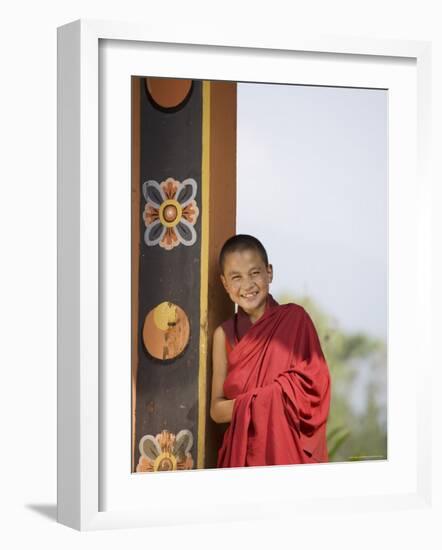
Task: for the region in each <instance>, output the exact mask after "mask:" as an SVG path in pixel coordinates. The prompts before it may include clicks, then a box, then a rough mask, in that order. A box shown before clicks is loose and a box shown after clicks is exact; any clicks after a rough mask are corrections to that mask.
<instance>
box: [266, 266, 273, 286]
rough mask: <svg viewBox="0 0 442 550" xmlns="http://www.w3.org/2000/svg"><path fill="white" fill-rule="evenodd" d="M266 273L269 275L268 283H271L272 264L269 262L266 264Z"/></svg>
mask: <svg viewBox="0 0 442 550" xmlns="http://www.w3.org/2000/svg"><path fill="white" fill-rule="evenodd" d="M267 274H268V276H269V283H271V282H272V281H273V266H272V264H269V265H268V266H267Z"/></svg>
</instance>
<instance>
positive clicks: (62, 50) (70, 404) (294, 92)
mask: <svg viewBox="0 0 442 550" xmlns="http://www.w3.org/2000/svg"><path fill="white" fill-rule="evenodd" d="M58 33H59V34H58V235H59V239H58V285H59V294H58V520H59V521H60V522H61V523H64V524H66V525H69V526H71V527H74V528H77V529H81V530H88V529H101V528H112V527H132V526H133V527H136V526H149V525H160V524H173V523H175V524H176V523H186V522H195V521H199V522H200V521H215V520H223V521H225V520H235V519H245V518H260V517H272V516H273V517H284V514H286V515H287V518H289V517H290V516H289V513H288V512H284V510H287V511H288V510H290V513H291V514H292V513H293V512H294V511H296V513H297V514H311V513H316V512H320V511H321V510H326V509H329V508H330V506H331V503H332V506H333V508H334V510H338V511H341V512H342V513H346V512H348V511H349V510H351V509H355V507H357V508H358V509H360V510H364V511H370V510H380V509H383V510H394V509H397V508H404V507H410V508H411V507H414V508H418V507H425V506H429V502H430V497H431V470H430V459H431V457H430V454H429V452H428V449H430V445H431V436H430V432H429V427H428V422H427V419H428V418H429V416H430V403H429V401H428V399H427V396H426V394H425V392H424V391H423V388H424V387H426V386H427V385H428V380H429V378H430V374H431V372H430V366H431V348H430V345H429V337H430V336H429V335H430V331H431V330H430V329H431V326H430V317H431V316H430V315H429V314H428V312H429V311H430V305H431V294H430V286H429V277H430V259H431V258H430V253H429V250H428V245H427V243H428V242H429V235H430V227H429V222H428V218H427V216H426V212H427V210H428V209H429V206H430V204H431V195H430V184H429V181H428V163H429V158H428V154H429V153H428V151H429V130H428V124H429V118H430V111H429V109H430V106H429V86H430V84H429V82H430V61H429V60H430V46H429V44H427V43H423V42H422V43H421V42H403V41H381V40H368V41H367V40H364V39H360V40H358V39H355V38H345V37H342V38H339V39H336V38H335V39H325V38H324V39H318V40H312V39H311V38H310V39H309V38H300V37H298V38H293V39H292V38H290V39H288V38H287V37H284V38H281V41H280V42H278V43H276V42H275V43H274V44H273V43H272V44H271V45H270V44H268V43H266V42H265V41H264V40H263V41H262V42H261V43H260V42H256V43H246V42H242V41H241V40H228V41H226V43H223V44H220V43H217V44H207V43H205V44H202V43H199V41H198V38H197V37H189V36H185V33H184V32H183V36H182V37H176V41H174V42H164V41H163V40H162V39H161V37H160V36H159V35H158V36H157V35H156V34H155V32H152V30H148V29H145V28H143V27H142V26H137V25H128V24H123V23H121V24H120V23H116V22H112V23H109V22H99V21H76V22H73V23H70V24H68V25H65V26H63V27H60V28H59V30H58ZM235 234H242V235H243V234H248V235H249V234H250V235H253V236H254V237H257V238H258V239H259V241H260V242H262V243H263V244H264V246H265V249H266V252H267V255H268V263H267V258H266V265H267V266H268V265H270V267H268V269H270V270H271V277H270V281H269V284H270V287H268V286H267V287H266V289H265V294H266V296H267V293H268V292H270V291H271V295H270V298H266V300H267V302H266V304H267V306H266V307H268V304H269V303H270V302H269V301H268V300H270V299H276V301H277V303H279V304H289V303H296V304H298V306H299V305H300V306H302V307H301V308H300V311H301V310H302V311H303V312H307V314H308V316H309V319H310V318H311V320H312V321H313V326H314V327H316V330H315V334H316V332H317V338H318V340H317V341H318V342H319V344H318V345H319V348H320V349H321V348H322V351H323V355H324V365H325V367H324V368H327V369H328V371H327V372H329V375H330V381H331V388H328V386H327V388H326V386H322V387H323V390H324V392H325V389H328V390H329V393H330V395H329V396H328V397H331V401H330V406H329V409H328V408H327V411H326V413H327V414H326V418H325V420H324V418H323V419H322V420H321V425H322V427H323V436H324V437H325V438H326V442H327V446H328V452H327V451H324V450H322V451H318V447H317V446H316V447H314V448H313V447H312V446H311V447H309V446H308V445H307V444H305V440H304V446H303V447H302V448H301V451H300V453H301V454H300V455H299V456H300V457H301V458H299V460H298V459H293V460H290V459H287V460H285V459H284V458H282V459H273V462H272V459H269V462H268V463H267V462H265V465H264V463H263V462H255V463H254V462H253V457H256V456H258V451H257V450H256V449H254V450H253V452H250V453H249V446H250V445H249V443H247V445H246V447H247V451H244V452H245V453H246V454H245V455H244V456H246V455H247V456H246V458H245V459H244V460H243V462H240V461H239V459H238V460H237V461H236V462H235V461H234V460H232V461H231V462H230V463H229V464H228V466H230V467H226V466H225V465H226V464H227V462H225V461H224V458H223V459H221V458H220V454H221V451H220V449H221V448H223V449H225V446H226V440H227V439H228V437H230V436H227V435H226V434H227V433H228V431H229V429H230V426H229V425H228V422H229V420H228V419H227V420H226V418H224V417H223V416H222V415H221V416H217V414H218V413H216V412H215V413H214V411H213V406H211V405H213V401H214V398H213V394H214V388H215V386H216V384H214V382H213V375H212V374H213V369H212V363H213V362H215V358H214V355H213V353H214V351H213V349H212V342H213V338H214V331H215V329H216V328H217V327H218V326H219V325H221V324H222V323H224V322H225V321H226V320H227V319H228V318H229V317H231V316H232V315H234V314H235V304H236V305H238V315H239V314H240V312H241V311H246V312H247V311H248V310H247V307H246V306H244V303H246V304H247V303H248V302H243V301H242V300H249V301H253V300H254V299H255V295H254V293H256V294H257V295H258V296H260V295H261V294H260V292H261V290H260V288H261V287H260V286H259V283H252V286H251V287H250V288H251V290H250V292H249V294H247V293H246V295H245V296H246V298H244V296H243V294H238V296H237V299H235V288H234V286H232V285H233V284H234V283H232V284H231V285H230V286H229V282H228V281H227V279H226V278H225V277H224V276H225V275H226V273H225V272H224V271H222V269H223V267H221V269H220V265H219V262H218V258H219V254H220V251H221V249H222V246H223V243H224V242H225V241H226V240H227V239H228V238H229V237H231V236H232V235H235ZM261 259H262V256H261ZM260 261H261V260H260ZM235 269H236V268H235ZM268 273H270V271H269V272H268ZM220 275H223V277H224V278H221V277H220ZM235 284H236V283H235ZM266 284H267V283H266ZM252 287H253V288H252ZM241 288H242V287H241ZM269 289H270V290H269ZM226 290H227V292H226ZM255 290H256V292H255ZM263 292H264V291H263ZM272 296H273V298H271V297H272ZM272 303H273V302H272ZM262 304H264V301H263V302H262ZM262 304H261V306H262ZM261 306H260V307H261ZM278 307H280V306H278ZM250 311H251V312H254V311H255V309H253V308H251V309H250ZM256 311H257V310H256ZM266 312H267V310H266ZM405 312H406V314H405ZM252 322H253V321H252ZM261 324H262V323H261ZM223 326H224V325H223ZM226 326H227V325H226ZM315 338H316V337H315ZM315 341H316V340H315ZM404 342H406V343H407V345H406V346H405V345H404ZM278 345H279V344H278ZM212 358H213V361H212ZM417 363H419V369H420V373H419V377H418V378H417V377H416V376H415V365H416V364H417ZM327 365H328V366H327ZM303 380H306V379H305V378H303ZM324 388H325V389H324ZM284 391H285V393H284V396H285V399H287V396H288V393H287V388H285V390H284ZM294 391H295V393H296V392H297V391H298V390H297V389H295V390H294ZM321 391H322V390H321ZM315 392H316V389H314V390H312V391H311V393H313V394H314V395H315V396H317V395H318V394H316V393H315ZM239 394H241V392H239ZM296 395H297V397H296V399H298V398H299V399H301V397H300V396H299V393H296ZM324 395H325V393H324ZM328 397H327V398H328ZM296 399H294V402H295V405H299V403H298V402H296ZM324 399H326V397H324ZM256 403H257V402H256V401H255V405H254V407H255V409H258V406H257V404H256ZM235 406H236V407H239V405H238V404H236V405H235ZM301 412H302V411H301ZM223 414H224V413H223ZM230 414H232V413H230ZM251 414H252V416H251V420H250V421H249V424H247V425H246V428H245V432H244V430H243V433H248V434H249V435H248V436H247V437H251V436H250V433H251V432H250V430H255V432H256V430H257V429H258V424H257V420H256V418H255V417H253V414H254V413H251ZM266 414H267V412H266ZM284 414H285V413H284ZM308 414H309V415H310V416H309V417H308V418H309V419H311V418H314V417H315V416H314V411H313V412H312V411H310V410H309V413H308ZM312 415H313V416H312ZM229 418H230V417H229ZM266 418H267V417H266ZM325 421H326V422H327V424H325V423H324V422H325ZM312 422H313V420H311V423H312ZM326 427H327V431H325V428H326ZM235 429H236V430H237V431H236V433H240V429H243V428H241V427H239V425H238V424H236V428H235ZM301 431H302V429H301ZM281 433H283V432H281ZM278 437H279V439H278V438H276V444H277V447H278V449H281V448H282V449H287V448H289V446H290V445H289V442H288V441H287V440H286V439H284V441H281V438H282V436H278ZM284 437H285V436H284ZM255 439H256V440H257V439H258V438H255ZM248 445H249V446H248ZM274 449H275V447H272V450H271V452H270V451H269V452H270V454H271V453H273V452H274V453H276V451H275V450H274ZM229 452H230V451H229ZM269 452H267V455H268V453H269ZM248 453H249V454H248ZM278 453H280V450H279V451H278ZM290 453H291V454H290ZM276 454H277V453H276ZM276 454H275V456H276ZM267 455H266V456H267ZM272 456H273V455H272ZM278 456H293V453H292V452H291V451H290V452H289V451H287V452H286V453H285V454H284V453H283V454H282V455H281V454H279V455H278ZM312 462H314V464H312ZM274 464H277V465H274ZM239 466H254V467H247V468H244V467H239ZM287 488H290V490H288V489H287ZM215 495H216V496H215Z"/></svg>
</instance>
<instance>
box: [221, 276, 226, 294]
mask: <svg viewBox="0 0 442 550" xmlns="http://www.w3.org/2000/svg"><path fill="white" fill-rule="evenodd" d="M220 279H221V282H222V284H223V287H224V290H225V291H226V292H227V281H226V278H225V277H224V275H223V274H222V273H221V275H220Z"/></svg>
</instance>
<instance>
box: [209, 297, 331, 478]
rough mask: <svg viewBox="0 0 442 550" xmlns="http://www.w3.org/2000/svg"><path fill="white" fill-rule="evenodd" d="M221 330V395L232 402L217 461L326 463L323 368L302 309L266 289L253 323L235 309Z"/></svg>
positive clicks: (325, 373)
mask: <svg viewBox="0 0 442 550" xmlns="http://www.w3.org/2000/svg"><path fill="white" fill-rule="evenodd" d="M223 329H224V331H225V333H226V342H227V349H228V371H227V376H226V380H225V382H224V395H225V397H226V398H227V399H236V401H235V403H234V407H233V414H232V421H231V423H230V425H229V427H228V428H227V431H226V432H225V434H224V440H223V444H222V446H221V449H220V450H219V452H218V464H217V466H218V467H219V468H233V467H238V466H267V465H276V464H303V463H312V462H327V461H328V454H327V442H326V422H327V417H328V413H329V408H330V375H329V370H328V367H327V363H326V361H325V358H324V355H323V353H322V350H321V345H320V343H319V339H318V335H317V333H316V330H315V327H314V326H313V323H312V321H311V319H310V317H309V315H308V314H307V312H306V311H305V310H304V309H303V308H302V307H301V306H298V305H296V304H285V305H278V303H277V302H275V300H274V299H273V298H272V297H271V296H270V295H269V298H268V301H267V306H266V310H265V312H264V314H263V315H262V317H261V318H260V319H258V321H256V322H255V323H254V324H252V323H251V321H250V319H249V317H248V315H247V314H246V313H245V312H244V311H243V310H242V309H241V308H239V309H238V313H237V314H236V315H235V317H234V318H233V319H229V320H228V321H226V322H225V323H224V324H223Z"/></svg>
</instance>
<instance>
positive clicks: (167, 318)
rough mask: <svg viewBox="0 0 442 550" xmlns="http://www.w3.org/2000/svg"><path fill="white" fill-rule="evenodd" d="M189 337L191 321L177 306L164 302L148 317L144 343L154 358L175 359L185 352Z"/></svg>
mask: <svg viewBox="0 0 442 550" xmlns="http://www.w3.org/2000/svg"><path fill="white" fill-rule="evenodd" d="M189 337H190V324H189V319H188V317H187V315H186V313H185V312H184V310H183V309H181V308H180V307H179V306H177V305H176V304H174V303H172V302H162V303H161V304H158V305H157V306H156V307H154V308H153V309H152V310H151V311H149V313H148V314H147V315H146V318H145V320H144V325H143V342H144V345H145V347H146V349H147V351H148V352H149V354H150V355H151V356H152V357H155V358H156V359H161V360H163V361H165V360H167V359H174V358H175V357H177V356H178V355H180V354H181V353H182V352H183V351H184V349H185V348H186V346H187V344H188V342H189Z"/></svg>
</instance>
